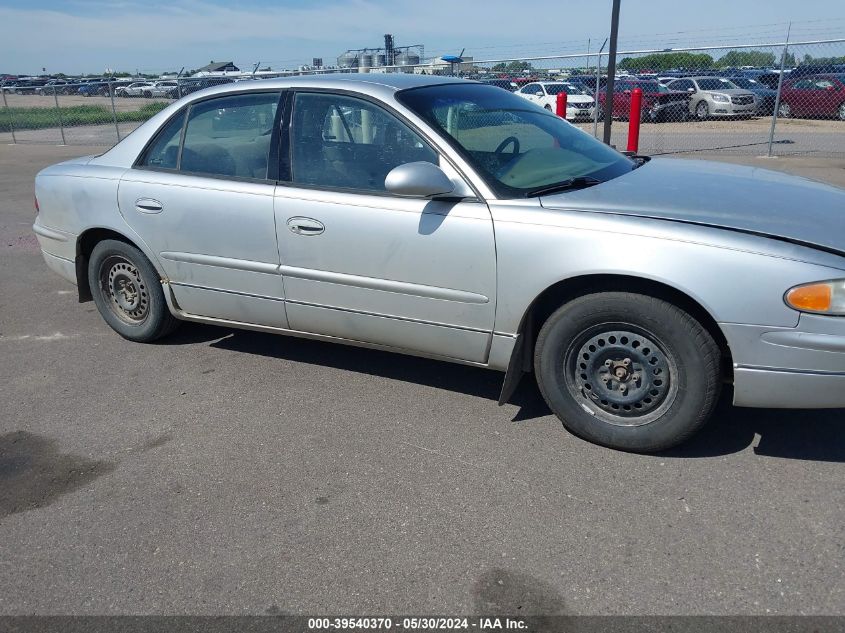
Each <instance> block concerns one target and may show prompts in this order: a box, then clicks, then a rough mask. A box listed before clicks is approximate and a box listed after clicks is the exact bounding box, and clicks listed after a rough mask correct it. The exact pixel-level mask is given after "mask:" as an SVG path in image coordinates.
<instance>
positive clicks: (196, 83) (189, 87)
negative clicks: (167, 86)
mask: <svg viewBox="0 0 845 633" xmlns="http://www.w3.org/2000/svg"><path fill="white" fill-rule="evenodd" d="M233 81H234V79H232V78H231V77H201V78H190V79H183V80H181V81H180V82H179V88H180V90H181V91H182V96H185V95H189V94H191V93H192V92H196V91H197V90H204V89H205V88H210V87H212V86H220V85H223V84H230V83H232V82H233Z"/></svg>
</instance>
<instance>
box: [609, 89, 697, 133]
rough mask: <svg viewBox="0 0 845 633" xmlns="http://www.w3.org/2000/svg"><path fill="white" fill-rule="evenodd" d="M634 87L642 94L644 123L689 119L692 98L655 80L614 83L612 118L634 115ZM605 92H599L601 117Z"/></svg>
mask: <svg viewBox="0 0 845 633" xmlns="http://www.w3.org/2000/svg"><path fill="white" fill-rule="evenodd" d="M634 88H639V89H640V90H642V91H643V101H642V109H641V111H640V120H641V121H652V122H654V121H686V120H687V118H688V116H689V99H690V95H689V94H688V93H686V92H678V91H675V90H669V89H668V88H667V87H666V86H661V85H660V84H659V83H657V82H656V81H648V80H637V81H635V80H630V79H622V80H619V81H616V82H614V84H613V110H612V112H611V114H612V116H614V117H616V118H619V119H627V118H628V117H629V116H630V114H631V94H632V92H633V90H634ZM606 100H607V99H606V93H605V91H604V90H601V91H600V92H599V108H600V109H599V116H600V117H602V116H604V113H605V112H606V111H607V108H606V107H605V102H606Z"/></svg>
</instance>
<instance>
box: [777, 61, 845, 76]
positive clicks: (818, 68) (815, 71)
mask: <svg viewBox="0 0 845 633" xmlns="http://www.w3.org/2000/svg"><path fill="white" fill-rule="evenodd" d="M843 74H845V64H799V65H798V66H796V67H795V68H793V69H792V70H791V71H789V78H790V79H799V78H801V77H808V76H810V75H843Z"/></svg>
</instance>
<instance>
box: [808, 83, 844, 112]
mask: <svg viewBox="0 0 845 633" xmlns="http://www.w3.org/2000/svg"><path fill="white" fill-rule="evenodd" d="M812 94H813V98H812V99H811V103H812V104H813V111H812V114H813V115H814V116H830V115H832V114H836V110H837V107H838V105H839V101H840V99H841V98H842V97H841V93H840V92H839V86H838V84H837V82H836V81H835V80H833V79H830V78H828V77H819V78H818V79H816V80H814V81H813V90H812Z"/></svg>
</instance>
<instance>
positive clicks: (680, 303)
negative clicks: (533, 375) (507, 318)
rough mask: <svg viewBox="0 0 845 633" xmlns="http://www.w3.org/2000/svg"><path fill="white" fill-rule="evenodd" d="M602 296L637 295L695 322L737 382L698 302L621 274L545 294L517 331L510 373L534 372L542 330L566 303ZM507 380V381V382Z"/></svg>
mask: <svg viewBox="0 0 845 633" xmlns="http://www.w3.org/2000/svg"><path fill="white" fill-rule="evenodd" d="M598 292H633V293H637V294H643V295H646V296H650V297H654V298H657V299H663V300H664V301H668V302H670V303H672V304H673V305H675V306H677V307H679V308H681V309H682V310H684V311H685V312H687V313H688V314H690V316H692V317H693V318H695V319H696V320H697V321H698V322H699V323H701V325H702V326H703V327H704V328H705V329H706V330H707V331H708V333H709V334H710V335H711V336H712V337H713V340H714V341H716V344H717V345H718V346H719V350H720V352H721V356H722V376H723V378H724V380H726V381H728V382H732V380H733V356H732V354H731V349H730V345H729V344H728V340H727V338H726V337H725V334H724V332H722V329H721V328H720V327H719V325H718V323H717V321H716V319H715V318H714V317H713V315H712V314H710V312H709V311H708V310H707V309H706V308H705V307H704V306H703V305H702V304H701V303H700V302H699V301H697V300H696V299H695V298H693V297H692V296H690V295H689V294H687V293H686V292H684V291H682V290H679V289H678V288H675V287H673V286H670V285H668V284H666V283H663V282H661V281H655V280H652V279H647V278H644V277H637V276H632V275H619V274H589V275H581V276H577V277H571V278H568V279H564V280H561V281H558V282H557V283H555V284H552V285H551V286H549V287H547V288H546V289H545V290H543V291H542V292H541V293H540V294H539V295H537V297H535V298H534V300H533V301H532V302H531V304H530V305H529V306H528V308H527V309H526V311H525V313H524V314H523V317H522V319H521V321H520V324H519V329H518V330H517V337H518V340H520V345H519V346H517V347H516V348H515V349H514V351H513V355H512V359H511V363H510V366H509V367H508V373H511V372H512V371H523V372H532V371H533V367H532V363H531V359H532V358H533V354H534V345H535V343H536V340H537V335H538V333H539V331H540V328H542V327H543V324H544V323H545V322H546V320H547V319H548V318H549V317H550V316H551V315H552V313H553V312H554V311H555V310H557V309H558V308H559V307H560V306H562V305H564V304H565V303H567V302H569V301H571V300H573V299H576V298H578V297H580V296H583V295H586V294H595V293H598ZM506 380H507V378H506Z"/></svg>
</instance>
